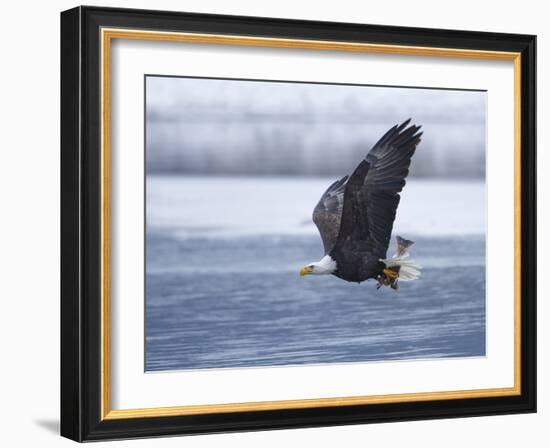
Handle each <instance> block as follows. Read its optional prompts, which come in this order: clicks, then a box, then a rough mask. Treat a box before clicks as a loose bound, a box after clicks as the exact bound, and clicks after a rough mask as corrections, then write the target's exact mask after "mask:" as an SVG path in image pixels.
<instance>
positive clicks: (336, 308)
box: [144, 74, 487, 373]
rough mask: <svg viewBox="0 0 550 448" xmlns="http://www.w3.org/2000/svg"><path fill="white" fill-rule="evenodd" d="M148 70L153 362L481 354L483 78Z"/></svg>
mask: <svg viewBox="0 0 550 448" xmlns="http://www.w3.org/2000/svg"><path fill="white" fill-rule="evenodd" d="M144 83H145V109H144V110H145V113H144V120H145V179H144V182H145V198H144V201H145V235H144V238H145V266H144V270H145V356H144V359H145V366H144V369H145V371H146V372H151V373H154V372H161V371H177V370H194V369H227V368H258V367H264V368H265V367H288V366H303V365H322V364H334V363H340V364H344V363H367V362H389V361H393V362H395V361H406V360H422V359H438V358H445V359H448V358H472V357H485V356H486V355H487V351H486V215H487V207H486V205H487V204H486V201H487V196H486V139H487V137H486V135H487V129H486V126H487V117H486V115H487V92H486V91H485V90H465V89H462V90H460V89H441V88H425V87H422V88H420V87H417V86H399V87H396V86H383V85H358V84H329V83H312V82H289V81H280V80H255V79H221V78H206V77H185V76H163V75H157V74H151V75H146V76H145V77H144Z"/></svg>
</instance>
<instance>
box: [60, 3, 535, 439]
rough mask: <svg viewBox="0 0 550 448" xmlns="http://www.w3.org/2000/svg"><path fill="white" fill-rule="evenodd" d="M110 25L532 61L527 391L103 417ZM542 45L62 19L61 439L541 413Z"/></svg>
mask: <svg viewBox="0 0 550 448" xmlns="http://www.w3.org/2000/svg"><path fill="white" fill-rule="evenodd" d="M102 27H111V28H129V29H147V30H160V31H174V32H191V33H193V32H196V33H208V34H220V35H244V36H256V37H266V38H285V39H304V40H316V41H325V40H326V41H341V42H360V43H362V42H364V43H375V44H392V45H402V46H418V47H429V48H432V47H438V48H450V49H451V48H461V49H467V50H487V51H502V52H516V53H520V54H521V86H520V94H521V110H520V113H521V116H520V118H521V134H520V135H521V153H520V158H521V198H520V200H521V238H520V247H521V251H520V253H521V260H519V261H520V263H519V265H520V266H521V307H520V321H521V359H520V369H521V393H520V394H518V395H514V396H502V397H485V398H465V399H452V400H450V399H443V400H433V401H418V402H406V403H387V404H367V405H350V406H327V407H313V408H305V409H283V410H280V409H279V410H267V411H253V412H251V411H247V412H227V413H223V412H222V413H210V414H202V415H180V416H162V417H144V418H122V419H102V417H101V416H102V411H101V381H102V380H101V347H100V340H101V252H100V238H101V213H102V210H101V183H100V174H101V172H100V170H101V160H100V158H101V153H100V136H101V134H100V132H101V121H100V113H101V111H100V98H101V83H100V77H101V70H100V29H101V28H102ZM535 57H536V37H535V36H532V35H519V34H503V33H487V32H474V31H456V30H440V29H422V28H405V27H394V26H380V25H363V24H350V23H332V22H313V21H301V20H300V21H299V20H282V19H271V18H257V17H239V16H223V15H206V14H191V13H181V12H167V11H145V10H132V9H114V8H100V7H77V8H74V9H71V10H68V11H65V12H63V13H61V435H63V436H65V437H68V438H70V439H73V440H76V441H92V440H103V439H121V438H140V437H153V436H162V435H183V434H199V433H215V432H232V431H251V430H265V429H281V428H298V427H316V426H330V425H342V424H363V423H374V422H389V421H401V420H419V419H435V418H450V417H467V416H481V415H498V414H510V413H528V412H536V270H537V259H536V154H535V149H536V148H535V141H536V115H535V114H536V96H535V94H536V64H535Z"/></svg>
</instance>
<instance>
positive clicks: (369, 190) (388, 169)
mask: <svg viewBox="0 0 550 448" xmlns="http://www.w3.org/2000/svg"><path fill="white" fill-rule="evenodd" d="M409 122H410V119H409V120H407V121H405V122H404V123H403V124H401V125H399V126H394V127H393V128H391V129H390V130H389V131H388V132H386V134H385V135H384V136H383V137H382V138H381V139H380V140H379V141H378V143H376V144H375V145H374V147H373V148H372V149H371V150H370V152H369V153H368V154H367V156H366V157H365V159H364V160H363V161H361V163H360V164H359V165H358V166H357V168H355V171H354V172H353V174H351V176H350V177H349V179H348V181H347V183H346V186H345V191H344V204H343V207H342V218H341V224H340V230H339V233H338V239H337V242H336V246H338V245H339V244H343V243H344V242H345V241H346V240H347V241H348V242H349V241H352V242H355V243H360V246H361V248H362V250H366V251H368V252H369V253H371V254H372V255H374V256H376V257H378V258H386V252H387V250H388V245H389V242H390V237H391V232H392V228H393V221H394V220H395V213H396V210H397V206H398V205H399V199H400V196H399V192H401V190H402V189H403V187H404V186H405V179H406V177H407V175H408V174H409V166H410V164H411V157H412V156H413V154H414V151H415V150H416V147H417V145H418V143H419V142H420V136H421V135H422V133H421V132H418V131H419V130H420V126H414V125H413V126H409V127H407V126H408V124H409Z"/></svg>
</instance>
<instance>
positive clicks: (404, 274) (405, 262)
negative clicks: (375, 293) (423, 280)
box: [380, 252, 422, 282]
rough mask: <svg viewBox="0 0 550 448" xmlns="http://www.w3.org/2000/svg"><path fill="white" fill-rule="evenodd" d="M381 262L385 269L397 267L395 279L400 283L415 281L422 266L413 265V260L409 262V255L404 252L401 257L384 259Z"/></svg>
mask: <svg viewBox="0 0 550 448" xmlns="http://www.w3.org/2000/svg"><path fill="white" fill-rule="evenodd" d="M380 261H382V262H383V263H384V264H385V265H386V267H387V268H392V267H399V272H398V274H397V278H398V279H399V280H400V281H403V282H407V281H409V280H416V279H417V278H418V277H420V269H421V268H422V266H419V265H418V264H416V263H415V261H414V260H409V253H408V252H405V253H402V254H401V255H395V256H393V257H392V258H386V259H383V260H380Z"/></svg>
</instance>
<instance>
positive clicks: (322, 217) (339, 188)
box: [313, 176, 348, 254]
mask: <svg viewBox="0 0 550 448" xmlns="http://www.w3.org/2000/svg"><path fill="white" fill-rule="evenodd" d="M347 180H348V176H344V177H342V179H340V180H337V181H336V182H334V183H333V184H332V185H331V186H330V187H328V188H327V190H326V191H325V192H324V193H323V195H322V196H321V199H319V202H318V203H317V205H316V206H315V208H314V209H313V222H314V223H315V225H316V226H317V229H318V230H319V233H320V234H321V239H322V240H323V246H324V248H325V254H328V253H329V252H330V250H331V249H332V247H333V246H334V243H336V239H337V238H338V231H339V230H340V219H341V217H342V206H343V205H344V189H345V186H346V181H347Z"/></svg>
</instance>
